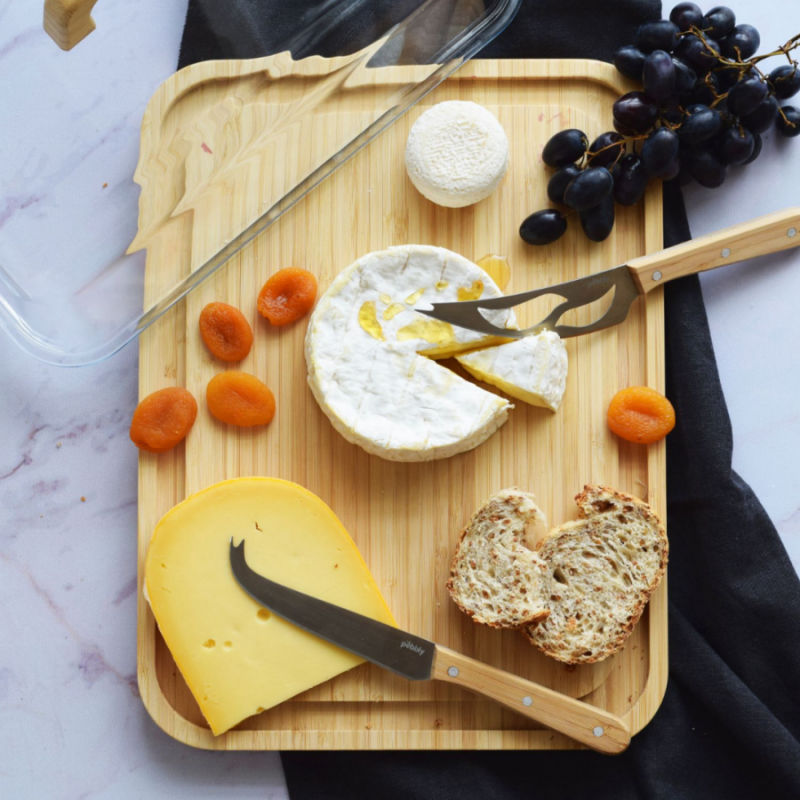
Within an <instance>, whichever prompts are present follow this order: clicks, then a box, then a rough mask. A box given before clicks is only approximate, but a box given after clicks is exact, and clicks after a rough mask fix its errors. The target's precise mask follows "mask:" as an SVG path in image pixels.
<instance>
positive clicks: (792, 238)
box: [628, 208, 800, 293]
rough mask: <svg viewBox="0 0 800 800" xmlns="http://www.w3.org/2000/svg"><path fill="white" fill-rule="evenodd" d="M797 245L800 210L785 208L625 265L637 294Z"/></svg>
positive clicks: (799, 234) (799, 238) (799, 244)
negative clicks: (636, 286)
mask: <svg viewBox="0 0 800 800" xmlns="http://www.w3.org/2000/svg"><path fill="white" fill-rule="evenodd" d="M798 246H800V208H786V209H784V210H783V211H776V212H775V213H774V214H767V215H766V216H764V217H757V218H756V219H753V220H750V222H743V223H742V224H741V225H734V226H733V227H732V228H724V229H723V230H721V231H716V233H710V234H708V236H701V237H700V238H699V239H691V240H690V241H688V242H684V243H683V244H678V245H675V247H668V248H667V249H666V250H661V251H660V252H658V253H653V254H652V255H649V256H642V257H641V258H635V259H634V260H633V261H629V262H628V268H629V269H630V271H631V274H632V275H633V279H634V280H635V281H636V283H637V284H638V286H639V291H641V292H642V293H647V292H649V291H650V290H651V289H655V288H656V287H657V286H660V285H661V284H662V283H666V282H667V281H671V280H674V279H675V278H682V277H683V276H684V275H693V274H694V273H696V272H704V271H705V270H707V269H716V268H717V267H724V266H725V265H726V264H735V263H736V262H737V261H744V260H745V259H748V258H755V257H756V256H765V255H767V254H768V253H777V252H778V251H779V250H788V249H789V248H790V247H798Z"/></svg>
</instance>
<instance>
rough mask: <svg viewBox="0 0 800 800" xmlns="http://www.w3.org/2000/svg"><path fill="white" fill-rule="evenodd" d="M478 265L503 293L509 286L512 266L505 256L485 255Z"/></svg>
mask: <svg viewBox="0 0 800 800" xmlns="http://www.w3.org/2000/svg"><path fill="white" fill-rule="evenodd" d="M477 264H478V266H479V267H480V268H481V269H482V270H483V271H484V272H486V273H487V274H488V275H489V277H490V278H491V279H492V280H493V281H494V282H495V283H496V284H497V286H498V288H499V289H500V291H501V292H502V291H503V290H504V289H505V288H506V286H508V282H509V281H510V280H511V266H510V265H509V263H508V259H507V258H506V257H505V256H495V255H491V254H489V255H485V256H484V257H483V258H481V259H480V260H479V261H478V262H477Z"/></svg>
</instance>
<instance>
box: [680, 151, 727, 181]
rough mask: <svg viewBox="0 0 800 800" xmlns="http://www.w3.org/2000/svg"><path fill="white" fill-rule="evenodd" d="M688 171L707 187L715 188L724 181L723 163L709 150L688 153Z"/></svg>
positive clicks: (724, 170)
mask: <svg viewBox="0 0 800 800" xmlns="http://www.w3.org/2000/svg"><path fill="white" fill-rule="evenodd" d="M688 166H689V172H690V173H691V174H692V177H693V178H694V179H695V180H696V181H697V182H698V183H699V184H700V185H701V186H705V187H706V188H707V189H716V188H717V187H718V186H722V184H723V183H725V172H726V169H725V165H724V164H723V163H722V161H720V160H719V159H718V158H717V157H716V156H715V155H714V154H713V153H712V152H711V151H710V150H695V151H692V152H691V153H690V154H689V164H688Z"/></svg>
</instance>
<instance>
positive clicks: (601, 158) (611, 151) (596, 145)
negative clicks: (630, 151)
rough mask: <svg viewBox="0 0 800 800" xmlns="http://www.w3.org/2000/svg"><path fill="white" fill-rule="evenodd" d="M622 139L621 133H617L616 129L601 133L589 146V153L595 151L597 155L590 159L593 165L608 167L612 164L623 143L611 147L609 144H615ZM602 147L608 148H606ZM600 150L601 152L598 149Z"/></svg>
mask: <svg viewBox="0 0 800 800" xmlns="http://www.w3.org/2000/svg"><path fill="white" fill-rule="evenodd" d="M622 139H623V137H622V135H621V134H619V133H617V132H616V131H606V133H601V134H600V135H599V136H598V137H597V138H596V139H595V140H594V141H593V142H592V145H591V147H590V148H589V155H591V154H592V153H597V155H595V156H592V159H591V161H590V163H591V165H592V166H593V167H608V166H610V165H611V164H613V163H614V162H615V161H616V160H617V156H619V154H620V153H621V152H622V150H623V148H624V145H619V146H618V147H612V146H611V145H614V144H617V143H618V142H621V141H622ZM604 148H608V149H607V150H606V149H604ZM599 150H602V151H603V152H602V153H599V152H598V151H599Z"/></svg>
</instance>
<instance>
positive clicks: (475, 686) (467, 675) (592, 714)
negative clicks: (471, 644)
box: [433, 645, 631, 755]
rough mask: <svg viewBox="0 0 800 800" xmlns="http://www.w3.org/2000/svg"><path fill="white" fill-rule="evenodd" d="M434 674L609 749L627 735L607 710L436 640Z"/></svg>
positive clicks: (615, 749)
mask: <svg viewBox="0 0 800 800" xmlns="http://www.w3.org/2000/svg"><path fill="white" fill-rule="evenodd" d="M433 678H434V679H435V680H439V681H447V682H448V683H452V684H455V685H457V686H461V687H462V688H464V689H469V691H471V692H476V693H477V694H482V695H484V697H489V698H491V699H492V700H495V701H496V702H498V703H501V704H502V705H504V706H506V708H510V709H511V710H512V711H516V712H517V713H518V714H522V715H523V716H525V717H530V718H531V719H534V720H536V721H537V722H541V723H542V724H543V725H546V726H547V727H548V728H552V729H553V730H554V731H558V732H559V733H563V734H565V735H566V736H569V737H570V738H571V739H575V740H576V741H578V742H581V743H582V744H585V745H586V746H587V747H591V748H592V749H593V750H597V751H599V752H601V753H606V754H607V755H614V754H616V753H621V752H622V751H623V750H625V748H626V747H627V746H628V745H629V744H630V741H631V734H630V731H629V729H628V726H627V725H626V724H625V722H623V721H622V720H621V719H620V718H619V717H616V716H614V715H613V714H610V713H609V712H608V711H604V710H603V709H601V708H595V706H591V705H589V704H588V703H582V702H581V701H580V700H573V699H572V698H571V697H567V696H566V695H563V694H559V693H558V692H554V691H553V690H552V689H547V688H545V687H544V686H539V684H536V683H531V681H526V680H525V679H524V678H519V677H517V676H516V675H511V674H510V673H508V672H503V670H501V669H497V668H496V667H490V666H489V665H488V664H483V663H481V662H480V661H476V660H475V659H474V658H468V657H467V656H464V655H461V653H456V652H455V651H454V650H449V649H448V648H446V647H441V646H439V645H436V656H435V659H434V662H433Z"/></svg>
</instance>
